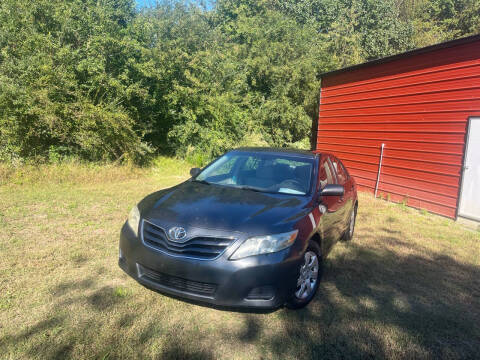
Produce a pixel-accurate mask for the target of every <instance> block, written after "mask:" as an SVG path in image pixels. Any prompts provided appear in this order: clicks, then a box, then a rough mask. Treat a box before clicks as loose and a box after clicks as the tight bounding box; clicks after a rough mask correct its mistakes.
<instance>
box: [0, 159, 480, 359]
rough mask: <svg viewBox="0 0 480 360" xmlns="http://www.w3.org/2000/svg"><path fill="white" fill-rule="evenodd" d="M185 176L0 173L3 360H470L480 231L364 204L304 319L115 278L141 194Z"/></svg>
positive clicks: (63, 170)
mask: <svg viewBox="0 0 480 360" xmlns="http://www.w3.org/2000/svg"><path fill="white" fill-rule="evenodd" d="M188 169H189V166H188V164H186V163H184V162H180V161H177V160H173V159H168V158H161V159H159V160H158V161H157V162H156V163H155V165H154V166H153V167H152V168H146V169H138V168H129V167H115V166H99V165H95V166H92V165H85V164H84V165H82V164H67V165H55V166H43V167H40V168H33V167H31V168H22V169H10V168H6V167H4V168H3V172H0V174H2V175H1V177H0V179H1V182H2V185H1V186H0V226H1V231H0V359H30V358H38V359H47V358H48V359H49V358H74V359H116V358H137V359H145V358H147V359H149V358H153V359H162V358H167V359H184V358H196V359H214V358H222V359H230V358H234V359H260V358H263V359H277V358H286V359H308V358H366V357H377V358H447V359H448V358H451V359H455V358H468V357H470V358H474V357H476V356H477V354H479V353H480V259H479V254H480V233H479V232H478V231H471V230H467V229H464V228H463V227H461V226H460V225H458V224H456V223H455V222H453V221H451V220H448V219H445V218H442V217H439V216H435V215H431V214H429V213H427V212H424V211H417V210H413V209H410V208H408V207H405V206H401V205H396V204H392V203H388V202H385V201H382V200H375V199H373V198H372V197H370V196H368V195H365V194H361V196H360V207H359V214H358V223H357V229H356V236H355V238H354V240H353V242H351V243H339V244H338V245H337V246H336V247H335V249H334V250H333V252H332V253H331V255H330V257H329V259H328V261H327V264H326V273H325V277H324V281H323V282H322V284H321V286H320V289H319V294H318V295H317V297H316V298H315V299H314V301H313V302H312V303H311V304H310V306H309V307H307V308H306V309H304V310H301V311H295V312H294V311H288V310H285V309H280V310H278V311H276V312H273V313H270V314H255V313H250V314H249V313H235V312H228V311H219V310H214V309H211V308H207V307H202V306H197V305H192V304H188V303H185V302H182V301H178V300H175V299H172V298H169V297H165V296H162V295H159V294H157V293H154V292H152V291H149V290H147V289H145V288H143V287H142V286H140V285H138V284H137V283H136V282H135V281H133V280H131V279H130V278H129V277H127V276H126V275H125V274H124V273H123V272H122V271H121V270H120V269H119V268H118V266H117V256H118V235H119V231H120V227H121V225H122V223H123V221H124V220H125V218H126V216H127V214H128V211H129V210H130V208H131V207H132V206H133V205H134V204H135V203H136V202H137V201H138V200H140V199H141V198H142V197H143V196H145V195H146V194H148V193H150V192H153V191H154V190H157V189H159V188H163V187H167V186H171V185H174V184H177V183H179V182H180V181H181V180H182V179H185V178H186V177H187V174H188Z"/></svg>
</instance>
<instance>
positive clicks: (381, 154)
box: [375, 144, 385, 197]
mask: <svg viewBox="0 0 480 360" xmlns="http://www.w3.org/2000/svg"><path fill="white" fill-rule="evenodd" d="M384 147H385V144H382V151H381V152H380V163H379V164H378V174H377V183H376V184H375V197H377V190H378V183H379V181H380V173H381V172H382V160H383V148H384Z"/></svg>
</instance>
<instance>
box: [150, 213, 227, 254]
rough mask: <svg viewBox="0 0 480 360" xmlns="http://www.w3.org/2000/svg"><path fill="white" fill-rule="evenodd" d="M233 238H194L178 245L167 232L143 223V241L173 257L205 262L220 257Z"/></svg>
mask: <svg viewBox="0 0 480 360" xmlns="http://www.w3.org/2000/svg"><path fill="white" fill-rule="evenodd" d="M234 240H235V239H232V238H218V237H194V238H192V239H189V240H187V241H185V242H184V243H178V242H173V241H170V240H169V239H168V237H167V235H166V234H165V231H164V230H163V229H162V228H160V227H158V226H156V225H153V224H152V223H149V222H148V221H145V220H144V221H143V241H144V242H145V243H146V244H148V245H150V246H152V247H154V248H156V249H158V250H161V251H163V252H164V253H167V254H169V255H173V256H183V257H190V258H196V259H203V260H211V259H215V258H216V257H218V256H220V255H221V254H222V253H223V252H224V251H225V249H226V248H227V247H228V246H229V245H230V244H231V243H233V241H234Z"/></svg>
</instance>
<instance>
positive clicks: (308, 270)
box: [286, 240, 323, 309]
mask: <svg viewBox="0 0 480 360" xmlns="http://www.w3.org/2000/svg"><path fill="white" fill-rule="evenodd" d="M322 274H323V260H322V256H321V253H320V247H319V246H318V244H317V243H316V242H315V241H312V240H310V242H309V244H308V247H307V251H305V254H304V256H303V262H302V265H301V266H300V271H299V275H298V279H297V287H296V289H295V292H294V293H293V295H292V297H291V299H290V300H289V301H288V302H287V304H286V305H287V307H288V308H290V309H300V308H303V307H305V306H307V305H308V303H309V302H310V301H312V299H313V297H314V296H315V293H316V292H317V289H318V285H319V283H320V280H321V278H322Z"/></svg>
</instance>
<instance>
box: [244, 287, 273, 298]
mask: <svg viewBox="0 0 480 360" xmlns="http://www.w3.org/2000/svg"><path fill="white" fill-rule="evenodd" d="M274 296H275V289H274V287H273V286H259V287H256V288H253V289H252V290H250V292H249V293H248V295H247V297H246V299H247V300H272V299H273V298H274Z"/></svg>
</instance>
